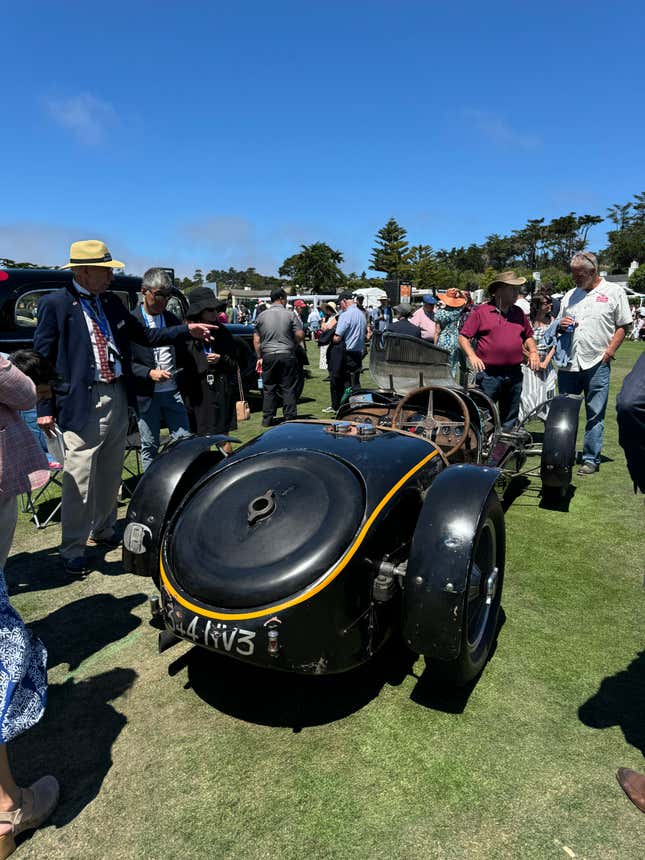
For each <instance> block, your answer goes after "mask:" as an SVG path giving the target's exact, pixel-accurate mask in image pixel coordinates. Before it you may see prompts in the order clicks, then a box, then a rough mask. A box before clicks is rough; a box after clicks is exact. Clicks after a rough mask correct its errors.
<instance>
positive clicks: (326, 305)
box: [325, 302, 337, 313]
mask: <svg viewBox="0 0 645 860" xmlns="http://www.w3.org/2000/svg"><path fill="white" fill-rule="evenodd" d="M325 307H326V308H330V309H331V310H332V311H333V312H334V313H336V310H337V308H336V302H326V303H325Z"/></svg>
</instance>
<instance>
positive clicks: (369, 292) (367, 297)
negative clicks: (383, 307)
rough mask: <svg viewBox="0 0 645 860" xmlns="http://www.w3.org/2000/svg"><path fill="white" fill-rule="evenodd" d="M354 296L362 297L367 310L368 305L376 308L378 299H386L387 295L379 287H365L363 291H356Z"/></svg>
mask: <svg viewBox="0 0 645 860" xmlns="http://www.w3.org/2000/svg"><path fill="white" fill-rule="evenodd" d="M354 295H355V296H363V300H364V302H363V303H364V305H365V307H366V308H368V307H369V306H370V305H374V307H378V302H379V299H385V298H387V293H386V292H385V290H382V289H381V288H380V287H367V288H366V289H364V290H356V292H355V293H354Z"/></svg>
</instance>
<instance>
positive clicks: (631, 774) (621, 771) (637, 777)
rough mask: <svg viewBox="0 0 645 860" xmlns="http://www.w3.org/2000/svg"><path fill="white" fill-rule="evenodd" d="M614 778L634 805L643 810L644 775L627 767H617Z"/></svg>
mask: <svg viewBox="0 0 645 860" xmlns="http://www.w3.org/2000/svg"><path fill="white" fill-rule="evenodd" d="M616 779H617V780H618V785H619V786H620V787H621V788H622V790H623V791H624V792H625V794H626V795H627V797H628V798H629V799H630V800H631V802H632V803H633V804H634V806H637V807H638V808H639V809H640V811H641V812H645V776H643V774H642V773H636V771H635V770H630V769H629V768H628V767H619V768H618V771H617V773H616Z"/></svg>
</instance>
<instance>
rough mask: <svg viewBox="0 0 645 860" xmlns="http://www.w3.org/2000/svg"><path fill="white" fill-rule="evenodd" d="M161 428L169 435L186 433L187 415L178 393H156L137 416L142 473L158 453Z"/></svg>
mask: <svg viewBox="0 0 645 860" xmlns="http://www.w3.org/2000/svg"><path fill="white" fill-rule="evenodd" d="M162 421H163V424H162ZM162 426H163V427H167V428H168V430H170V432H171V433H176V432H177V431H178V430H183V431H184V432H186V433H187V432H188V415H187V414H186V407H185V406H184V401H183V400H182V399H181V394H180V393H179V392H178V391H158V392H157V393H156V394H154V395H153V396H152V397H151V398H150V406H149V407H148V408H147V409H146V411H145V412H143V413H142V414H141V415H140V416H139V435H140V436H141V464H142V466H143V471H144V472H145V470H146V469H147V468H148V466H149V465H150V464H151V463H152V461H153V460H154V458H155V457H156V456H157V453H158V451H159V432H160V430H161V428H162Z"/></svg>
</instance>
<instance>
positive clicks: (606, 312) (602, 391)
mask: <svg viewBox="0 0 645 860" xmlns="http://www.w3.org/2000/svg"><path fill="white" fill-rule="evenodd" d="M571 274H572V276H573V280H574V283H575V287H574V288H573V289H572V290H569V292H568V293H567V294H566V295H565V297H564V298H563V299H562V306H561V308H560V329H561V330H562V331H567V330H568V331H571V332H572V333H573V336H572V341H571V351H570V362H569V364H568V365H567V366H566V367H563V368H562V369H561V370H560V372H559V373H558V388H559V390H560V394H583V395H584V398H585V408H586V411H587V425H586V427H585V438H584V446H583V450H582V465H581V467H580V468H579V469H578V475H581V476H585V475H593V474H594V472H597V471H598V469H599V467H600V454H601V451H602V439H603V434H604V430H605V412H606V409H607V398H608V396H609V377H610V363H611V362H612V361H613V360H614V358H615V356H616V352H617V350H618V347H619V346H620V345H621V343H622V342H623V341H624V339H625V336H626V334H627V329H628V327H629V326H630V325H631V321H632V315H631V313H630V310H629V302H628V301H627V295H626V294H625V291H624V290H623V289H622V288H621V287H619V286H617V285H616V284H610V283H608V282H607V281H606V280H605V279H604V278H601V277H600V276H599V274H598V260H597V259H596V257H595V255H594V254H592V253H590V252H589V251H578V252H577V253H575V254H574V255H573V258H572V259H571Z"/></svg>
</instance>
